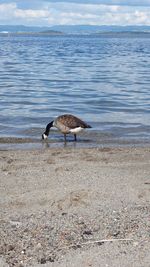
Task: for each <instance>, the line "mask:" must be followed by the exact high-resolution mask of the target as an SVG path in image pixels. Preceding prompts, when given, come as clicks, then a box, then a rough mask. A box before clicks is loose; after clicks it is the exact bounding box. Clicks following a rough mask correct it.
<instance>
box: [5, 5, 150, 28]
mask: <svg viewBox="0 0 150 267" xmlns="http://www.w3.org/2000/svg"><path fill="white" fill-rule="evenodd" d="M103 2H104V1H103ZM0 24H24V25H39V26H40V25H41V26H42V25H45V26H51V25H59V24H78V25H79V24H90V25H104V24H105V25H111V24H113V25H133V24H134V25H142V24H143V25H150V8H146V7H142V8H139V7H127V6H119V5H104V4H102V5H96V4H86V5H85V4H75V3H58V2H57V3H50V2H48V1H47V2H45V1H43V4H42V5H41V8H40V9H39V8H37V9H35V8H34V9H31V8H24V9H22V8H21V7H18V6H17V4H16V3H15V2H12V3H6V4H4V3H3V4H0Z"/></svg>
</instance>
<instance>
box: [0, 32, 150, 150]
mask: <svg viewBox="0 0 150 267" xmlns="http://www.w3.org/2000/svg"><path fill="white" fill-rule="evenodd" d="M63 113H73V114H75V115H77V116H79V117H80V118H82V119H83V120H85V121H86V122H88V123H89V124H91V125H92V127H93V128H92V129H91V130H89V131H86V132H85V133H83V134H81V135H80V137H79V143H80V144H82V143H84V142H85V143H86V144H88V145H92V144H93V145H94V144H95V145H98V144H105V143H116V144H117V143H118V144H119V143H131V144H132V143H150V38H143V37H141V38H140V36H139V38H128V37H127V36H126V37H124V38H120V37H117V36H116V38H111V37H110V38H108V37H105V36H103V37H100V36H38V37H37V36H3V37H2V36H1V37H0V140H1V143H3V142H5V138H6V139H8V137H9V138H13V137H15V138H24V139H27V138H29V139H30V141H31V142H32V140H34V141H36V140H37V141H39V142H40V139H41V134H42V132H43V130H44V128H45V126H46V124H47V123H48V122H49V121H51V120H52V119H53V118H54V117H55V116H57V115H59V114H63ZM68 138H69V140H71V139H72V137H71V136H70V137H68ZM49 140H50V142H52V143H57V141H58V142H59V141H60V142H61V141H62V140H63V136H62V135H61V134H60V133H58V132H57V131H52V133H51V135H50V137H49Z"/></svg>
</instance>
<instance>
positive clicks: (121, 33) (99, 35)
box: [0, 31, 150, 38]
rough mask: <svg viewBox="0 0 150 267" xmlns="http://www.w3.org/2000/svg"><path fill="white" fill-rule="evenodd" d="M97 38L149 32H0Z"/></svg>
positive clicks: (136, 36) (35, 35)
mask: <svg viewBox="0 0 150 267" xmlns="http://www.w3.org/2000/svg"><path fill="white" fill-rule="evenodd" d="M72 35H74V36H86V35H87V36H91V37H92V36H97V37H110V38H113V37H130V38H150V32H146V31H145V32H144V31H142V32H140V31H122V32H121V31H120V32H111V31H110V32H93V33H88V32H85V33H84V32H83V33H82V32H79V33H65V32H57V31H45V32H0V36H4V37H5V36H6V37H11V36H12V37H13V36H32V37H33V36H34V37H39V36H68V37H69V36H72Z"/></svg>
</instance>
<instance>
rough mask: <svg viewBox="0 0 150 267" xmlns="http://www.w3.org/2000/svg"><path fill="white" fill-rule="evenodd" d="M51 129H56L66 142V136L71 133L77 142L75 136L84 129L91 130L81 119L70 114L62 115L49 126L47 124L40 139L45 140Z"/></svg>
mask: <svg viewBox="0 0 150 267" xmlns="http://www.w3.org/2000/svg"><path fill="white" fill-rule="evenodd" d="M51 127H56V128H57V129H59V130H60V131H61V132H62V133H63V134H64V139H65V142H66V134H69V133H73V134H74V141H77V138H76V134H77V133H79V132H80V131H81V130H83V129H85V128H92V127H91V126H90V125H88V124H87V123H85V122H84V121H82V120H81V119H79V118H77V117H75V116H74V115H71V114H64V115H61V116H58V117H57V118H55V119H54V120H53V121H51V122H50V123H49V124H47V126H46V129H45V132H44V133H43V134H42V139H46V138H47V137H48V135H49V131H50V128H51Z"/></svg>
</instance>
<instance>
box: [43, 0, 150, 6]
mask: <svg viewBox="0 0 150 267" xmlns="http://www.w3.org/2000/svg"><path fill="white" fill-rule="evenodd" d="M45 1H47V2H49V3H57V2H59V3H61V2H66V3H76V4H77V3H78V4H97V5H119V6H150V0H45Z"/></svg>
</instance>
